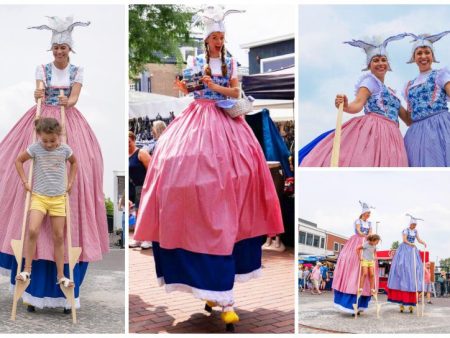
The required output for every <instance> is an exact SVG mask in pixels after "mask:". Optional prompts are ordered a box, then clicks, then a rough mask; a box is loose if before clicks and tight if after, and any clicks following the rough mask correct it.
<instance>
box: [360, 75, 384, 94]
mask: <svg viewBox="0 0 450 338" xmlns="http://www.w3.org/2000/svg"><path fill="white" fill-rule="evenodd" d="M361 87H365V88H367V89H368V90H369V92H370V94H371V95H377V94H379V93H380V92H381V89H382V84H381V83H380V80H377V79H376V78H375V76H373V75H372V74H371V73H366V74H364V75H363V76H361V77H360V78H359V80H358V81H357V82H356V85H355V95H356V94H357V93H358V90H359V88H361Z"/></svg>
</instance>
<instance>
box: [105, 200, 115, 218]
mask: <svg viewBox="0 0 450 338" xmlns="http://www.w3.org/2000/svg"><path fill="white" fill-rule="evenodd" d="M105 208H106V214H107V215H109V216H113V215H114V203H113V201H111V199H110V198H109V197H108V198H106V199H105Z"/></svg>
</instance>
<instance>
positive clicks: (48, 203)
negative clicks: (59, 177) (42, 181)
mask: <svg viewBox="0 0 450 338" xmlns="http://www.w3.org/2000/svg"><path fill="white" fill-rule="evenodd" d="M30 210H39V211H41V212H42V213H44V214H47V213H48V214H49V216H63V217H65V216H66V196H65V195H60V196H43V195H39V194H36V193H32V194H31V205H30Z"/></svg>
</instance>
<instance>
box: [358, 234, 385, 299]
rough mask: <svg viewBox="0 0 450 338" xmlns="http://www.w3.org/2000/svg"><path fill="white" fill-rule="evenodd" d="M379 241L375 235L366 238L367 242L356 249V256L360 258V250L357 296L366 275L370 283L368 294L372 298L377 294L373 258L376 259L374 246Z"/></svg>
mask: <svg viewBox="0 0 450 338" xmlns="http://www.w3.org/2000/svg"><path fill="white" fill-rule="evenodd" d="M379 241H380V236H378V235H377V234H374V235H369V236H367V242H364V243H363V245H360V246H359V247H357V248H356V254H357V255H358V256H360V252H361V250H362V251H363V252H362V255H361V256H360V257H361V277H360V281H359V290H358V294H361V293H362V292H363V286H364V282H365V280H366V277H367V275H369V281H370V293H371V294H372V295H374V296H376V294H377V290H376V289H375V257H376V246H377V244H378V242H379Z"/></svg>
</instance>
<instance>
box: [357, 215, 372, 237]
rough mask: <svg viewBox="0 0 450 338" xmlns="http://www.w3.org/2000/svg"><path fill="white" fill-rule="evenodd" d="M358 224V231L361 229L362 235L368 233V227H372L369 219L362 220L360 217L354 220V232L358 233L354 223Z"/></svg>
mask: <svg viewBox="0 0 450 338" xmlns="http://www.w3.org/2000/svg"><path fill="white" fill-rule="evenodd" d="M358 224H359V231H361V232H362V233H363V234H364V235H368V234H369V231H370V229H371V228H372V222H369V221H363V220H362V219H357V220H356V221H355V234H358V230H357V228H356V225H358Z"/></svg>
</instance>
